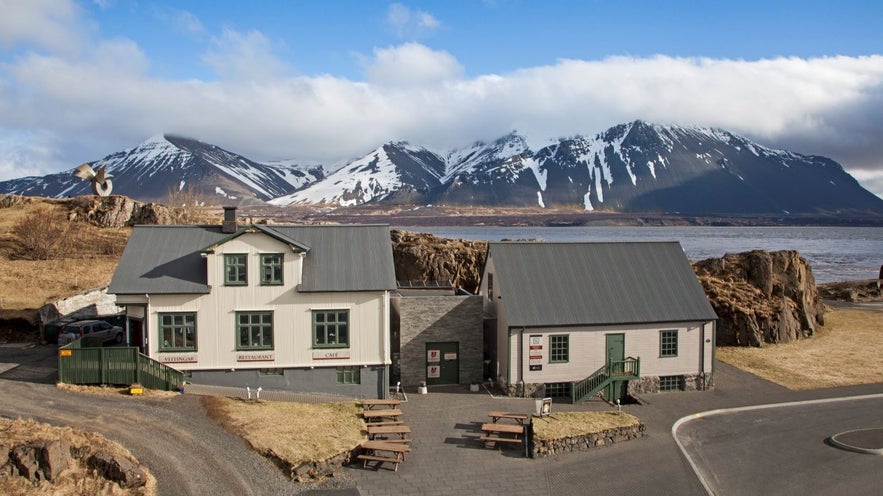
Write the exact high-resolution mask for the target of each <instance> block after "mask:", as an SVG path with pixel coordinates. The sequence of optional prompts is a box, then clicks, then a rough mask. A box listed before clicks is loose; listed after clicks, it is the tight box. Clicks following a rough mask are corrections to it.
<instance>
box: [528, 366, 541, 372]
mask: <svg viewBox="0 0 883 496" xmlns="http://www.w3.org/2000/svg"><path fill="white" fill-rule="evenodd" d="M530 370H533V371H536V370H543V366H542V365H531V366H530Z"/></svg>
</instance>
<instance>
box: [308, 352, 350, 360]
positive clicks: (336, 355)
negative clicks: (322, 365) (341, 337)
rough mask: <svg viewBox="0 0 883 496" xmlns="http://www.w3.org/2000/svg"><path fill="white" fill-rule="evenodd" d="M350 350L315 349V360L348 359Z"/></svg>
mask: <svg viewBox="0 0 883 496" xmlns="http://www.w3.org/2000/svg"><path fill="white" fill-rule="evenodd" d="M349 357H350V350H313V360H347V359H349Z"/></svg>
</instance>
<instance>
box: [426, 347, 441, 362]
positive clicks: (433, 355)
mask: <svg viewBox="0 0 883 496" xmlns="http://www.w3.org/2000/svg"><path fill="white" fill-rule="evenodd" d="M426 361H427V362H428V363H436V362H440V361H441V350H426Z"/></svg>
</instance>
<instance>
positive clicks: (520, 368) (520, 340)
mask: <svg viewBox="0 0 883 496" xmlns="http://www.w3.org/2000/svg"><path fill="white" fill-rule="evenodd" d="M518 379H519V380H520V381H521V395H522V396H524V327H522V328H521V333H520V334H519V335H518ZM524 397H526V396H524Z"/></svg>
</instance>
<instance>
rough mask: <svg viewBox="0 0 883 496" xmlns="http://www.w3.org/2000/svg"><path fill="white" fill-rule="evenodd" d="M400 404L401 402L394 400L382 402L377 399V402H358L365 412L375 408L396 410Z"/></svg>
mask: <svg viewBox="0 0 883 496" xmlns="http://www.w3.org/2000/svg"><path fill="white" fill-rule="evenodd" d="M401 403H402V402H401V401H399V400H394V399H386V400H384V399H378V400H373V399H368V400H362V401H361V402H360V405H362V408H364V409H366V410H373V409H374V407H375V406H385V407H389V408H398V406H399V405H400V404H401Z"/></svg>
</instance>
